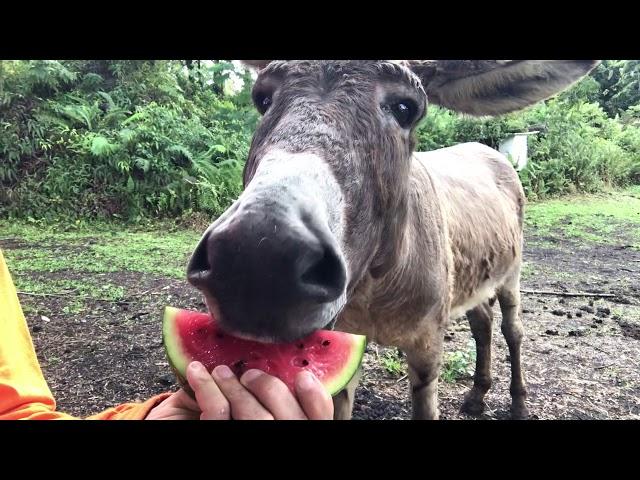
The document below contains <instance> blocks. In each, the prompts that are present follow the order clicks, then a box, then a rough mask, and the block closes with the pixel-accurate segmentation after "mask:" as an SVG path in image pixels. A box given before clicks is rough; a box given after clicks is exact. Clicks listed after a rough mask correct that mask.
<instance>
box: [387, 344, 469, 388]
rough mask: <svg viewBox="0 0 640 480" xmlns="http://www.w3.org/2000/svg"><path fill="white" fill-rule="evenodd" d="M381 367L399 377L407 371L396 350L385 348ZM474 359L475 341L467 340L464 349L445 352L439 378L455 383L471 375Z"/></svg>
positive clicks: (404, 362)
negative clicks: (467, 343)
mask: <svg viewBox="0 0 640 480" xmlns="http://www.w3.org/2000/svg"><path fill="white" fill-rule="evenodd" d="M379 361H380V364H381V365H382V368H384V369H385V370H386V371H387V372H388V373H389V374H391V375H393V376H395V377H400V376H402V375H405V374H406V373H407V365H406V361H405V360H404V359H402V358H401V357H400V355H399V354H398V351H397V350H387V351H386V352H384V354H383V355H382V356H381V357H380V358H379ZM475 361H476V350H475V343H474V342H473V341H470V342H469V346H468V348H467V350H466V351H462V350H459V351H456V352H446V353H445V358H444V362H443V364H442V369H441V371H440V379H441V380H442V381H444V382H448V383H455V382H457V381H458V380H460V379H463V378H468V377H469V376H471V375H473V369H474V366H475Z"/></svg>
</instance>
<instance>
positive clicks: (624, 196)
mask: <svg viewBox="0 0 640 480" xmlns="http://www.w3.org/2000/svg"><path fill="white" fill-rule="evenodd" d="M525 218H526V225H527V228H529V229H532V230H534V231H535V232H536V234H537V235H540V236H547V235H549V236H551V235H553V234H556V233H561V234H562V235H564V236H565V237H568V238H574V239H578V240H586V241H591V242H597V243H614V242H619V241H620V232H621V230H622V229H624V231H625V235H623V236H624V237H625V238H626V239H627V240H628V241H630V242H632V244H633V246H634V247H636V248H640V186H635V187H632V188H629V189H627V190H624V191H613V192H607V193H604V194H599V195H581V196H574V197H568V198H563V199H558V200H548V201H545V202H539V203H531V204H529V205H528V207H527V209H526V214H525Z"/></svg>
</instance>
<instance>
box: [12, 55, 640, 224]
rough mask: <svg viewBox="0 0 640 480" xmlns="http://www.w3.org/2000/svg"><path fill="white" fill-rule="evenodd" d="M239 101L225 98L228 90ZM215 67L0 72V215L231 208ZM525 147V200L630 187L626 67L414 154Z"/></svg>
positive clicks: (634, 123)
mask: <svg viewBox="0 0 640 480" xmlns="http://www.w3.org/2000/svg"><path fill="white" fill-rule="evenodd" d="M235 81H237V82H239V83H241V84H242V87H241V88H239V89H235V90H233V89H231V88H230V87H231V84H232V83H233V82H235ZM250 88H251V77H250V75H249V73H248V72H246V71H244V70H242V69H238V68H237V67H235V66H234V65H233V64H232V63H230V62H226V61H219V60H216V61H208V62H200V61H0V215H2V216H3V217H10V218H14V217H21V218H25V219H32V220H33V221H36V220H40V219H44V220H53V219H59V218H66V219H68V218H74V219H96V218H101V219H113V218H116V219H123V220H127V221H137V222H139V221H141V220H143V219H145V218H149V217H177V216H184V217H193V216H194V215H195V214H199V215H205V216H215V215H217V214H219V213H220V212H222V211H223V210H224V209H225V208H226V207H227V206H228V205H229V203H230V202H231V201H232V200H233V199H234V198H235V197H237V195H238V194H239V192H240V188H241V173H242V167H243V163H244V161H245V158H246V155H247V152H248V148H249V142H250V140H251V135H252V132H253V129H254V127H255V125H256V122H257V118H258V116H257V113H256V112H255V109H254V108H253V107H252V105H251V102H250V95H249V92H250ZM530 129H536V130H541V133H540V134H538V135H536V136H534V137H532V138H531V140H530V157H531V158H530V163H529V164H528V166H527V168H526V169H525V170H523V171H522V172H521V176H522V180H523V184H524V185H525V189H526V191H527V195H528V196H529V197H530V198H532V199H538V198H546V197H549V196H556V195H561V194H566V193H575V192H597V191H600V190H602V189H605V188H607V187H611V186H622V185H627V184H630V183H638V182H640V61H605V62H603V64H602V65H600V66H599V67H598V68H597V69H596V70H595V71H594V72H593V74H592V75H591V76H589V77H587V78H585V79H584V80H583V81H582V82H580V83H579V84H578V85H576V86H575V87H573V88H572V89H570V90H569V91H567V92H565V93H563V94H562V95H560V96H558V97H556V98H554V99H551V100H549V101H547V102H545V103H541V104H539V105H536V106H534V107H531V108H529V109H527V110H525V111H523V112H519V113H517V114H511V115H506V116H502V117H499V118H495V119H474V118H466V117H462V116H459V115H456V114H453V113H451V112H448V111H446V110H442V109H437V108H430V111H429V114H428V115H427V117H426V119H425V120H424V121H423V122H422V124H421V125H420V127H419V129H418V132H417V135H418V139H419V148H420V149H422V150H425V149H433V148H438V147H443V146H448V145H452V144H455V143H459V142H464V141H480V142H483V143H486V144H488V145H490V146H493V147H496V146H497V144H498V143H499V142H500V141H501V140H502V139H504V138H505V137H506V136H508V135H509V134H511V133H514V132H519V131H526V130H530Z"/></svg>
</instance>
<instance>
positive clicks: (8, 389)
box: [0, 249, 171, 420]
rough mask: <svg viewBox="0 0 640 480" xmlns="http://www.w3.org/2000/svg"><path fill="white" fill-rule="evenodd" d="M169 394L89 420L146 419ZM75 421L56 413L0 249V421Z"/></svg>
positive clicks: (113, 410)
mask: <svg viewBox="0 0 640 480" xmlns="http://www.w3.org/2000/svg"><path fill="white" fill-rule="evenodd" d="M170 395H171V394H170V393H164V394H162V395H157V396H155V397H153V398H150V399H149V400H147V401H145V402H142V403H126V404H123V405H119V406H117V407H114V408H110V409H108V410H106V411H104V412H102V413H99V414H97V415H93V416H91V417H88V419H91V420H129V419H130V420H143V419H144V418H145V417H146V416H147V414H148V413H149V411H151V409H152V408H153V407H155V406H156V405H158V404H159V403H160V402H162V401H163V400H164V399H165V398H167V397H169V396H170ZM27 419H28V420H72V419H77V418H75V417H73V416H71V415H68V414H66V413H61V412H56V402H55V400H54V398H53V395H52V394H51V391H50V390H49V386H48V385H47V382H46V381H45V379H44V376H43V375H42V370H41V369H40V364H39V363H38V358H37V356H36V352H35V350H34V348H33V341H32V339H31V334H30V333H29V328H28V327H27V322H26V320H25V318H24V314H23V312H22V308H21V307H20V302H19V300H18V295H17V293H16V289H15V286H14V285H13V282H12V280H11V275H10V274H9V269H8V268H7V265H6V263H5V261H4V256H3V254H2V250H1V249H0V420H27Z"/></svg>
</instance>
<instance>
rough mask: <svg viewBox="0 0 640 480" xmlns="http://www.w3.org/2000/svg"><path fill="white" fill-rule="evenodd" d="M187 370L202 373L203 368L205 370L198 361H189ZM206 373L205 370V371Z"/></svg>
mask: <svg viewBox="0 0 640 480" xmlns="http://www.w3.org/2000/svg"><path fill="white" fill-rule="evenodd" d="M187 368H188V369H189V370H191V371H193V373H200V374H201V373H202V372H203V371H204V370H206V369H205V368H204V365H202V364H201V363H200V362H191V363H190V364H189V366H188V367H187ZM205 373H206V372H205Z"/></svg>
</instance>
